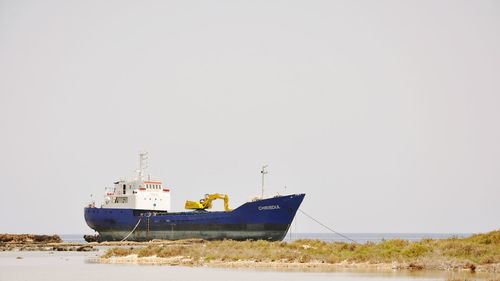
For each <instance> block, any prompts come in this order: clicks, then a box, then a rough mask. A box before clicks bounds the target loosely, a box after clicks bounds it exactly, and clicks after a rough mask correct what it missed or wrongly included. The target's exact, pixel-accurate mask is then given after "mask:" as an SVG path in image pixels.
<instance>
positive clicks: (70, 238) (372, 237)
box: [61, 233, 471, 243]
mask: <svg viewBox="0 0 500 281" xmlns="http://www.w3.org/2000/svg"><path fill="white" fill-rule="evenodd" d="M342 234H344V235H345V236H347V237H349V238H351V239H353V240H355V241H357V242H359V243H365V242H368V241H370V242H379V241H381V240H384V239H385V240H389V239H404V240H409V241H417V240H421V239H425V238H432V239H444V238H450V237H454V236H456V237H467V236H470V235H471V234H470V233H342ZM61 238H62V239H63V240H64V241H66V242H85V241H84V240H83V234H66V235H61ZM297 239H319V240H323V241H327V242H331V241H341V242H346V241H348V240H346V239H345V238H342V237H341V236H338V235H335V234H330V233H291V234H290V233H288V234H287V236H286V238H285V241H293V240H297Z"/></svg>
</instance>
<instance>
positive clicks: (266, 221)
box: [84, 153, 305, 241]
mask: <svg viewBox="0 0 500 281" xmlns="http://www.w3.org/2000/svg"><path fill="white" fill-rule="evenodd" d="M146 159H147V153H140V154H139V169H138V170H137V176H136V177H135V178H133V179H131V180H127V179H121V180H118V181H116V182H114V186H113V188H108V189H107V191H106V194H105V197H104V203H103V204H102V205H101V206H100V207H97V206H96V204H95V202H91V203H90V204H89V205H88V206H87V207H85V208H84V217H85V221H86V222H87V225H88V226H89V227H90V228H92V229H93V230H95V231H96V232H97V233H98V234H97V235H96V239H97V240H98V241H125V240H129V241H149V240H152V239H165V240H179V239H189V238H200V239H205V240H222V239H231V240H269V241H279V240H283V238H284V237H285V235H286V233H287V231H288V229H289V227H290V224H291V223H292V221H293V218H294V217H295V214H296V212H297V210H298V209H299V206H300V204H301V203H302V200H303V199H304V196H305V194H290V195H278V196H275V197H271V198H264V196H263V195H264V192H262V196H260V197H258V198H254V199H253V200H251V201H249V202H247V203H244V204H242V205H241V206H239V207H237V208H235V209H230V208H229V197H228V196H227V195H225V194H218V193H214V194H206V195H205V196H204V198H202V199H201V200H199V201H186V203H185V208H186V209H187V211H182V212H172V211H171V210H170V209H171V208H170V192H171V190H170V189H169V188H168V187H166V186H165V185H164V184H163V183H162V181H160V180H155V179H152V178H151V176H150V175H148V176H147V177H146V176H145V173H144V169H145V161H146ZM264 173H265V172H264V170H263V171H262V176H264ZM218 199H221V200H224V211H210V210H209V209H211V208H212V206H213V201H214V200H218Z"/></svg>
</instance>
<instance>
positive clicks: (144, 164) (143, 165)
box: [137, 152, 148, 181]
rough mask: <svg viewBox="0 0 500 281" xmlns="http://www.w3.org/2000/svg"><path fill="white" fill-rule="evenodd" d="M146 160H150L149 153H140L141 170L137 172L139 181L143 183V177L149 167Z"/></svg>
mask: <svg viewBox="0 0 500 281" xmlns="http://www.w3.org/2000/svg"><path fill="white" fill-rule="evenodd" d="M146 160H148V153H147V152H140V153H139V170H137V174H138V179H139V181H142V179H143V176H144V169H146V168H147V167H148V163H147V162H146Z"/></svg>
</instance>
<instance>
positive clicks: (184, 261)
mask: <svg viewBox="0 0 500 281" xmlns="http://www.w3.org/2000/svg"><path fill="white" fill-rule="evenodd" d="M98 262H100V263H107V264H148V265H169V266H208V267H224V268H254V269H258V268H262V269H277V270H287V269H289V270H298V271H339V270H356V271H364V270H366V271H385V272H389V271H394V270H445V271H468V272H471V271H472V272H488V273H499V274H500V264H489V265H478V266H475V267H474V268H471V267H470V266H468V265H466V264H464V263H460V262H452V261H444V260H443V261H440V262H436V261H432V263H430V262H429V261H421V262H414V263H400V262H392V263H368V262H363V263H352V262H340V263H324V262H320V261H309V262H304V263H300V262H289V261H286V260H281V261H273V262H268V261H256V260H237V261H224V260H210V261H205V260H204V259H200V260H194V259H193V258H191V257H185V256H175V257H168V258H163V257H156V256H151V257H138V256H137V255H135V254H134V255H128V256H123V257H116V256H113V257H109V258H104V257H101V258H99V259H98Z"/></svg>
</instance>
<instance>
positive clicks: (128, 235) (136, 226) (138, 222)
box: [120, 218, 142, 242]
mask: <svg viewBox="0 0 500 281" xmlns="http://www.w3.org/2000/svg"><path fill="white" fill-rule="evenodd" d="M141 220H142V218H140V219H139V221H138V222H137V224H136V225H135V227H134V229H132V231H130V233H129V234H127V236H125V238H123V239H122V240H121V241H120V242H123V241H125V240H127V238H128V237H129V236H130V234H132V233H134V231H135V229H136V228H137V227H138V226H139V223H141Z"/></svg>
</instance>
